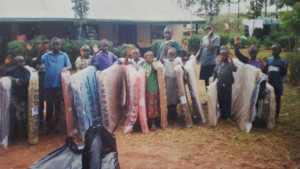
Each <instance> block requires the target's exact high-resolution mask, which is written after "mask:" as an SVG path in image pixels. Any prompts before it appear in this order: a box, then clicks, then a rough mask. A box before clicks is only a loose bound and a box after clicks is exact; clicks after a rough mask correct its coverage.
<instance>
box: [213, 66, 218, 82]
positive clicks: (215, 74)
mask: <svg viewBox="0 0 300 169" xmlns="http://www.w3.org/2000/svg"><path fill="white" fill-rule="evenodd" d="M217 66H218V65H216V67H215V68H214V71H213V74H212V76H213V78H214V79H213V81H215V80H216V78H217V76H218V74H217V72H218V70H217Z"/></svg>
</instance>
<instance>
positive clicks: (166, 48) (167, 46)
mask: <svg viewBox="0 0 300 169" xmlns="http://www.w3.org/2000/svg"><path fill="white" fill-rule="evenodd" d="M169 48H170V45H169V42H168V43H165V48H164V51H167V50H168V49H169Z"/></svg>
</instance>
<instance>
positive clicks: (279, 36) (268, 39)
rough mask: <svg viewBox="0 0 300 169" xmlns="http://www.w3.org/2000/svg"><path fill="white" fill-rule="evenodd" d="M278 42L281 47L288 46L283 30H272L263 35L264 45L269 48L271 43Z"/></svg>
mask: <svg viewBox="0 0 300 169" xmlns="http://www.w3.org/2000/svg"><path fill="white" fill-rule="evenodd" d="M275 43H279V44H280V45H281V46H282V47H283V48H288V44H289V40H288V35H287V34H286V33H285V32H272V33H270V34H269V35H266V36H264V43H263V45H264V47H265V48H267V49H270V48H271V46H272V45H274V44H275Z"/></svg>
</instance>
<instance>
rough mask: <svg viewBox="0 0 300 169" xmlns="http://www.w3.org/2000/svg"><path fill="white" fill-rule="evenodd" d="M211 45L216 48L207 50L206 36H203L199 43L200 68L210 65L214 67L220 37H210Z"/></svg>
mask: <svg viewBox="0 0 300 169" xmlns="http://www.w3.org/2000/svg"><path fill="white" fill-rule="evenodd" d="M211 43H212V44H213V45H214V46H216V47H215V48H214V49H213V50H209V49H208V45H209V40H208V37H207V36H203V38H202V39H201V42H200V47H201V57H200V61H201V65H202V66H210V65H216V64H217V61H216V57H217V52H218V48H219V46H220V36H218V35H213V36H212V37H211Z"/></svg>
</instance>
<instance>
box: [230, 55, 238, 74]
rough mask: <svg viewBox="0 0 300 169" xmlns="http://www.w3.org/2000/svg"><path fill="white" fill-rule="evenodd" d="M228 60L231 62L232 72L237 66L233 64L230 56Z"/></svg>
mask: <svg viewBox="0 0 300 169" xmlns="http://www.w3.org/2000/svg"><path fill="white" fill-rule="evenodd" d="M230 62H231V69H232V71H233V72H236V70H237V67H236V66H235V64H234V62H233V61H232V58H230Z"/></svg>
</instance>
